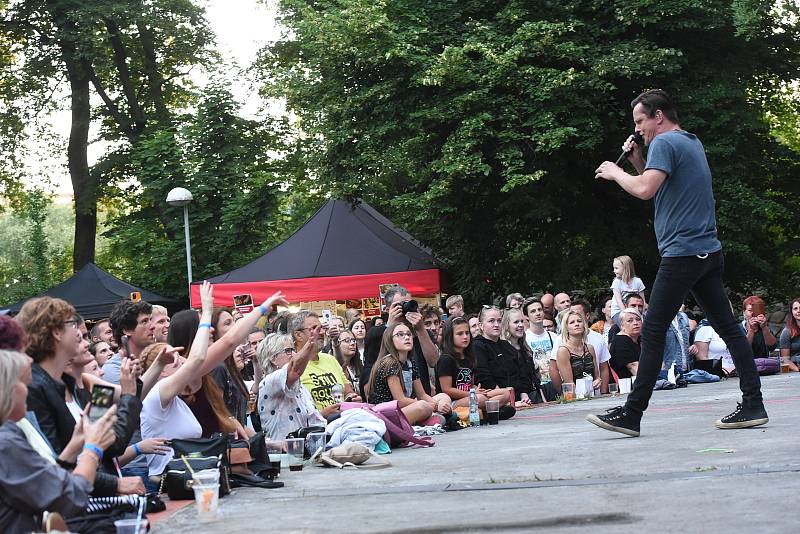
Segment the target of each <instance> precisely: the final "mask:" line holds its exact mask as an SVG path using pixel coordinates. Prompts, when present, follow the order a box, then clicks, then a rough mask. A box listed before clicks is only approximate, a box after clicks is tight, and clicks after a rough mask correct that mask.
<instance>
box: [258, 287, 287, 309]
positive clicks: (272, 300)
mask: <svg viewBox="0 0 800 534" xmlns="http://www.w3.org/2000/svg"><path fill="white" fill-rule="evenodd" d="M276 304H277V305H279V306H288V305H289V301H288V300H286V295H284V294H283V292H282V291H276V292H275V293H274V294H273V295H272V296H271V297H269V298H268V299H267V300H265V301H264V302H263V303H262V304H261V305H262V306H264V307H265V308H266V309H270V308H272V307H273V306H275V305H276Z"/></svg>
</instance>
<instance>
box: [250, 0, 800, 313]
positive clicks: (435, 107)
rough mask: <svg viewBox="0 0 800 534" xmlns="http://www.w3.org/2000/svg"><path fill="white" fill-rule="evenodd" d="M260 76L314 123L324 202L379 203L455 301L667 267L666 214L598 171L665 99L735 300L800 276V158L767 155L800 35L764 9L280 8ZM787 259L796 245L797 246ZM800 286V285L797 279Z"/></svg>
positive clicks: (586, 4)
mask: <svg viewBox="0 0 800 534" xmlns="http://www.w3.org/2000/svg"><path fill="white" fill-rule="evenodd" d="M279 6H280V9H281V13H282V20H281V22H282V23H283V24H284V26H285V27H287V28H288V29H289V31H288V32H287V35H286V39H284V40H282V41H279V42H276V43H274V44H272V45H270V46H269V47H267V48H266V49H265V50H263V51H262V55H261V58H260V62H259V68H260V72H261V74H262V78H263V80H264V82H265V83H264V93H265V94H267V95H271V96H283V97H285V98H286V99H287V103H288V107H289V109H290V110H291V111H292V112H293V113H294V114H296V116H297V117H298V123H297V124H298V126H299V129H300V130H301V131H302V132H303V137H302V138H303V140H304V143H305V147H304V149H303V151H302V157H303V159H304V161H305V164H306V165H307V166H308V167H309V169H310V170H311V171H312V174H314V175H315V176H318V178H319V179H318V182H319V184H321V187H323V188H324V189H325V190H327V191H330V192H332V193H333V194H335V195H337V196H342V197H351V196H352V197H355V196H362V197H364V198H365V199H366V200H368V201H369V202H371V203H373V204H375V205H377V206H378V207H379V208H381V209H382V211H383V212H384V213H386V214H387V215H388V216H389V217H390V218H392V219H393V220H395V221H396V222H398V223H400V224H402V225H403V226H405V227H406V228H407V229H409V230H410V231H411V232H412V233H413V234H415V235H416V236H417V237H418V238H420V239H421V240H422V241H424V242H425V243H426V244H428V245H429V246H431V247H433V248H434V250H435V251H436V253H437V254H438V256H439V257H440V258H442V259H443V260H444V261H445V263H446V266H447V267H448V268H449V270H450V272H451V274H452V275H453V276H452V279H453V286H454V289H457V290H458V291H461V292H464V293H467V294H469V295H470V296H472V297H474V298H475V299H485V298H487V297H489V296H491V295H493V294H499V293H503V292H505V291H507V290H511V289H514V290H520V291H523V292H528V291H532V290H534V289H544V288H546V287H547V288H573V287H581V286H583V287H603V286H605V287H607V285H608V283H609V282H610V278H611V276H612V275H611V258H612V257H613V256H616V255H619V254H629V255H631V256H632V257H634V258H635V260H636V263H637V268H638V270H639V271H640V272H641V274H642V275H643V277H644V278H645V279H652V276H653V274H654V273H655V269H656V267H657V263H658V257H657V251H656V247H655V242H654V237H653V230H652V205H651V204H650V203H645V202H641V201H638V200H636V199H633V198H631V197H629V196H628V195H626V194H625V193H624V192H622V191H620V190H619V188H617V187H616V186H614V185H612V184H609V183H598V182H596V181H595V180H594V173H593V171H594V169H595V168H596V166H597V165H598V164H599V163H600V162H602V161H603V160H605V159H613V158H615V157H616V155H617V154H619V150H620V148H619V147H620V145H621V143H622V141H623V140H624V139H625V137H626V136H627V135H628V134H629V133H630V132H631V131H632V121H631V117H630V113H631V111H630V107H629V105H628V104H629V102H630V101H631V99H632V98H633V97H634V96H636V95H637V94H638V93H639V92H640V91H641V90H643V89H646V88H652V87H660V88H664V89H667V90H669V91H670V92H672V93H673V94H674V95H676V97H677V99H678V102H679V105H680V107H681V109H682V111H683V121H682V125H683V126H684V127H685V128H686V129H687V130H689V131H692V132H695V133H697V134H698V135H699V137H700V139H701V140H703V141H704V143H705V145H706V148H707V151H708V156H709V159H710V162H711V166H712V170H713V173H714V176H715V189H716V196H717V201H718V204H717V206H718V207H717V214H718V223H719V229H720V236H721V238H722V240H723V241H724V245H725V248H726V253H727V258H728V262H727V264H728V280H729V281H730V282H731V283H732V285H733V286H735V287H736V288H740V289H745V288H746V287H750V286H761V287H769V288H774V289H780V288H781V286H782V285H784V284H785V283H786V282H787V281H788V280H790V276H792V272H791V267H790V266H789V265H790V262H789V263H787V261H788V260H789V258H790V257H791V254H792V252H791V251H790V250H789V249H788V247H787V246H786V239H785V236H783V235H782V232H784V229H786V228H797V227H798V222H800V220H799V219H798V210H797V209H796V207H792V204H793V203H796V198H797V196H794V200H792V198H791V197H789V196H787V192H788V191H790V188H791V187H793V186H792V185H791V182H792V181H793V179H792V175H793V174H796V172H797V162H798V157H797V154H796V153H793V152H791V151H790V150H787V149H785V148H782V147H781V146H780V145H778V143H777V142H775V141H774V139H773V138H772V137H771V136H770V132H769V128H768V125H767V124H766V122H765V121H764V120H763V117H764V111H765V110H764V105H763V102H764V99H763V98H761V97H759V95H763V94H764V93H765V92H768V91H769V87H771V86H774V84H776V83H782V82H785V81H788V80H791V79H793V78H796V77H797V68H798V50H800V48H798V46H797V45H798V33H797V28H796V27H795V25H794V24H793V23H792V22H791V21H792V20H793V19H792V18H791V17H786V16H785V15H786V13H785V12H784V13H782V14H778V13H776V11H775V10H773V9H772V6H773V4H772V2H766V1H759V0H737V1H734V2H731V1H722V0H711V1H708V2H695V1H691V0H669V1H664V0H627V1H616V2H599V1H596V0H573V1H566V2H555V1H535V2H521V1H504V2H487V1H476V0H475V1H473V0H466V1H464V0H441V1H436V2H421V1H416V0H379V1H375V0H336V1H313V2H310V1H304V0H281V1H280V2H279ZM782 239H783V241H782ZM795 274H796V273H795Z"/></svg>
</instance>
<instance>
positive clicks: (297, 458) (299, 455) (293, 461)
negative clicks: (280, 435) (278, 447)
mask: <svg viewBox="0 0 800 534" xmlns="http://www.w3.org/2000/svg"><path fill="white" fill-rule="evenodd" d="M305 441H306V440H305V439H304V438H290V439H287V440H286V453H287V455H288V456H289V471H302V470H303V453H304V451H305V449H304V447H305Z"/></svg>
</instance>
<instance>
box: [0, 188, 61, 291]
mask: <svg viewBox="0 0 800 534" xmlns="http://www.w3.org/2000/svg"><path fill="white" fill-rule="evenodd" d="M15 198H16V202H15V203H14V204H13V205H12V206H11V207H12V209H11V210H9V211H7V212H6V213H3V214H2V215H0V305H6V304H13V303H15V302H17V301H19V300H22V299H24V298H27V297H30V296H32V295H36V294H37V293H40V292H42V291H44V290H46V289H49V288H50V287H52V286H53V285H55V284H57V283H59V282H62V281H63V280H64V279H66V278H67V277H68V276H69V273H71V269H70V262H69V258H70V255H71V254H72V248H71V240H70V234H69V232H70V229H71V226H72V223H73V221H74V217H73V216H72V214H71V210H70V208H69V207H68V206H56V205H53V204H52V201H51V199H50V197H49V196H48V195H47V194H46V193H44V192H43V191H42V190H40V189H33V190H30V191H25V192H23V193H20V194H18V195H16V197H15Z"/></svg>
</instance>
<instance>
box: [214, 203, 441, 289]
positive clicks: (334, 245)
mask: <svg viewBox="0 0 800 534" xmlns="http://www.w3.org/2000/svg"><path fill="white" fill-rule="evenodd" d="M437 268H438V267H437V266H436V259H435V258H434V257H433V255H432V254H431V252H430V250H428V249H426V248H425V247H424V246H422V245H421V244H420V243H419V242H418V241H416V240H415V239H414V238H413V237H411V236H410V235H409V234H407V233H406V232H404V231H402V230H400V229H399V228H397V227H396V226H394V225H393V224H392V222H391V221H389V219H387V218H386V217H384V216H383V215H381V214H380V213H378V212H377V211H375V209H373V208H372V207H371V206H370V205H368V204H367V203H365V202H361V201H357V202H356V203H355V204H354V203H351V202H349V201H344V200H333V199H331V200H328V201H327V202H326V203H325V204H324V205H323V206H322V207H321V208H320V209H319V210H318V211H317V212H316V213H315V214H314V215H313V216H312V217H311V218H310V219H309V220H308V221H307V222H306V223H305V224H304V225H303V226H302V227H301V228H300V229H299V230H297V231H296V232H295V233H294V234H292V235H291V236H289V238H287V239H286V240H285V241H284V242H283V243H281V244H280V245H278V246H276V247H275V248H273V249H272V250H270V251H269V252H267V253H266V254H265V255H263V256H261V257H260V258H258V259H256V260H254V261H252V262H250V263H248V264H247V265H245V266H243V267H240V268H238V269H236V270H233V271H231V272H229V273H226V274H223V275H220V276H216V277H214V278H210V279H209V282H212V283H215V284H219V283H234V282H259V281H263V280H288V279H295V278H313V277H321V276H350V275H358V274H378V273H391V272H402V271H420V270H425V269H437Z"/></svg>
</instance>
